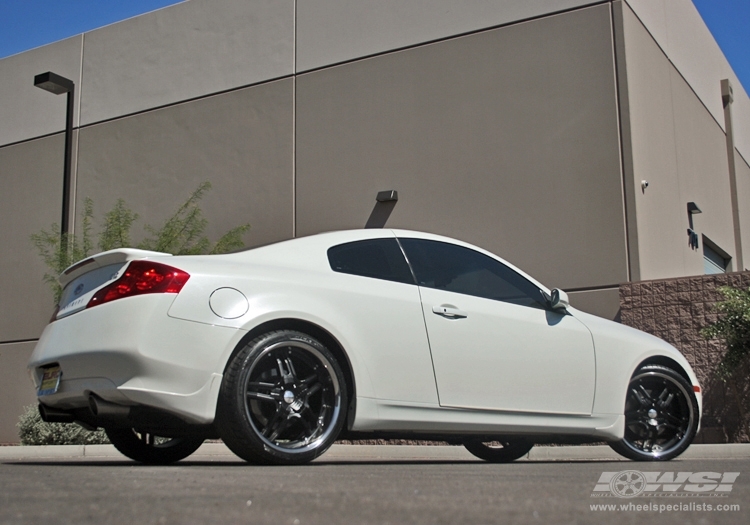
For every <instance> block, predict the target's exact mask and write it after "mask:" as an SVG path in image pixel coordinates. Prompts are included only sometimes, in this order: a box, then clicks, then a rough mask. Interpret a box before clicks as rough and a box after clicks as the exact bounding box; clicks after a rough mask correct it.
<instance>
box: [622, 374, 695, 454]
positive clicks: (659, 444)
mask: <svg viewBox="0 0 750 525" xmlns="http://www.w3.org/2000/svg"><path fill="white" fill-rule="evenodd" d="M698 417H699V416H698V401H697V399H696V397H695V393H694V392H693V387H692V385H691V384H690V383H688V382H687V381H686V380H685V378H684V377H682V375H680V374H679V373H677V372H675V371H674V370H672V369H671V368H667V367H665V366H660V365H648V366H644V367H642V368H641V369H639V370H638V371H637V372H636V373H635V374H633V377H632V378H631V380H630V384H629V385H628V394H627V397H626V399H625V437H624V438H623V439H622V440H621V441H617V442H615V443H610V446H611V447H612V448H613V449H614V450H615V451H616V452H617V453H619V454H621V455H623V456H625V457H626V458H630V459H633V460H636V461H666V460H669V459H672V458H675V457H677V456H679V455H680V454H682V453H683V452H684V451H685V449H687V448H688V446H690V443H692V441H693V438H694V437H695V433H696V431H697V429H698Z"/></svg>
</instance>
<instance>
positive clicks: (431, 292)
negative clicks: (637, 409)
mask: <svg viewBox="0 0 750 525" xmlns="http://www.w3.org/2000/svg"><path fill="white" fill-rule="evenodd" d="M420 290H421V294H422V305H423V312H424V316H425V320H426V322H427V329H428V332H429V334H430V348H431V350H432V359H433V364H434V366H435V377H436V379H437V385H438V393H439V397H440V404H441V405H442V406H450V407H463V408H473V409H485V410H503V411H509V412H527V413H548V414H579V415H590V414H591V408H592V406H593V404H594V384H595V379H596V378H595V376H596V370H595V358H594V345H593V342H592V340H591V333H590V332H589V330H588V328H586V326H584V325H583V324H582V323H581V322H580V321H578V320H577V319H575V318H574V317H572V316H569V315H565V314H560V313H555V312H550V311H548V310H542V309H539V308H529V307H525V306H519V305H515V304H510V303H504V302H502V301H495V300H492V299H485V298H482V297H472V296H469V295H464V294H459V293H454V292H447V291H444V290H435V289H432V288H420ZM435 306H447V307H452V308H457V309H459V310H462V311H464V312H465V314H466V317H463V318H456V319H450V318H446V317H443V316H441V315H439V314H436V313H434V312H433V308H434V307H435ZM457 357H459V359H456V358H457Z"/></svg>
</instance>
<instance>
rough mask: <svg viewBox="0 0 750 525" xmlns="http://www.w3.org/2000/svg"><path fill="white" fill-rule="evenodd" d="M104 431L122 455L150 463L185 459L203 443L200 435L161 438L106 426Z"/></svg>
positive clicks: (173, 461)
mask: <svg viewBox="0 0 750 525" xmlns="http://www.w3.org/2000/svg"><path fill="white" fill-rule="evenodd" d="M104 431H105V432H106V433H107V437H108V438H109V440H110V441H111V442H112V444H113V445H114V446H115V448H116V449H117V450H119V451H120V452H121V453H122V454H123V455H125V456H127V457H129V458H130V459H133V460H135V461H140V462H141V463H148V464H150V465H167V464H169V463H175V462H177V461H180V460H181V459H185V458H186V457H188V456H189V455H190V454H192V453H193V452H195V451H196V450H198V447H200V446H201V445H202V444H203V438H202V437H193V436H185V437H175V438H162V437H158V436H154V435H153V434H148V433H146V432H138V431H137V430H135V429H132V428H106V429H104Z"/></svg>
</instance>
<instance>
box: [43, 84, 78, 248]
mask: <svg viewBox="0 0 750 525" xmlns="http://www.w3.org/2000/svg"><path fill="white" fill-rule="evenodd" d="M34 85H35V86H36V87H38V88H41V89H43V90H45V91H49V92H50V93H54V94H55V95H62V94H63V93H67V94H68V110H67V114H66V117H65V167H64V169H63V200H62V218H61V220H60V242H61V246H62V249H63V251H67V243H66V242H63V241H64V240H65V236H66V235H67V234H69V233H70V223H69V221H70V164H71V161H72V149H73V98H74V95H75V84H74V83H73V81H72V80H70V79H67V78H65V77H61V76H60V75H57V74H55V73H53V72H51V71H47V72H46V73H42V74H41V75H36V76H35V77H34Z"/></svg>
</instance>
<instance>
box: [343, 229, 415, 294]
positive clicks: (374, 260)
mask: <svg viewBox="0 0 750 525" xmlns="http://www.w3.org/2000/svg"><path fill="white" fill-rule="evenodd" d="M328 262H329V263H330V264H331V269H332V270H333V271H334V272H340V273H348V274H352V275H360V276H362V277H372V278H373V279H383V280H386V281H395V282H397V283H406V284H414V277H413V276H412V274H411V270H410V269H409V265H408V264H407V263H406V259H405V258H404V254H403V253H402V252H401V247H400V246H399V245H398V242H397V241H396V239H369V240H366V241H355V242H349V243H346V244H339V245H338V246H334V247H332V248H329V249H328Z"/></svg>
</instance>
